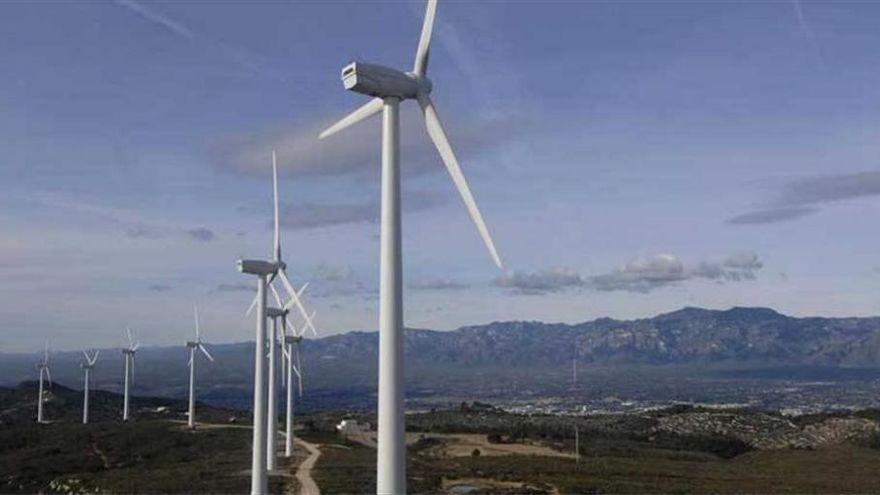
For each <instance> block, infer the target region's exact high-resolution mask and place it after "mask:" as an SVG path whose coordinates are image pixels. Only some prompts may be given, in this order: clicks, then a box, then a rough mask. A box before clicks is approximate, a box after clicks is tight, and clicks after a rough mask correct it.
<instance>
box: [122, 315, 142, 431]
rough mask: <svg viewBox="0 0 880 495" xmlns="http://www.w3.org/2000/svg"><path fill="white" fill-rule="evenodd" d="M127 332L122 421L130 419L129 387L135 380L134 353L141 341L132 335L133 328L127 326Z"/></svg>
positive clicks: (124, 350) (124, 356) (123, 350)
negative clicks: (135, 340)
mask: <svg viewBox="0 0 880 495" xmlns="http://www.w3.org/2000/svg"><path fill="white" fill-rule="evenodd" d="M125 333H126V334H127V335H128V347H127V348H124V349H122V356H123V359H125V391H124V394H125V395H124V396H123V399H122V421H128V419H129V413H128V411H129V407H128V403H129V389H130V388H131V384H132V383H133V382H134V353H135V352H137V349H138V347H140V343H137V344H136V343H135V342H134V338H133V337H132V336H131V329H129V328H126V329H125Z"/></svg>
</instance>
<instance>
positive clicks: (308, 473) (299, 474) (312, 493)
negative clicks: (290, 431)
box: [294, 438, 321, 495]
mask: <svg viewBox="0 0 880 495" xmlns="http://www.w3.org/2000/svg"><path fill="white" fill-rule="evenodd" d="M294 441H295V442H296V443H297V445H299V446H301V447H303V448H304V449H306V450H307V451H308V452H309V456H308V457H307V458H306V460H304V461H302V462H301V463H300V465H299V467H298V468H297V469H296V479H297V480H298V481H299V486H300V489H299V490H300V491H299V493H300V495H321V490H319V489H318V484H317V483H315V480H314V478H312V468H314V467H315V463H317V462H318V458H319V457H321V450H320V449H319V448H318V446H317V445H315V444H313V443H309V442H306V441H305V440H302V439H300V438H295V439H294Z"/></svg>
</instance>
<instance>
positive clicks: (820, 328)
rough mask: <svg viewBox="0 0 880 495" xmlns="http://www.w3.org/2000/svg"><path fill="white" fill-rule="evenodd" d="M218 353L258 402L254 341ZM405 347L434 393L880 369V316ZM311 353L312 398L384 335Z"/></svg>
mask: <svg viewBox="0 0 880 495" xmlns="http://www.w3.org/2000/svg"><path fill="white" fill-rule="evenodd" d="M211 350H212V353H213V354H214V355H215V357H216V358H217V361H218V363H223V364H222V366H221V365H220V364H213V365H210V364H209V363H206V362H205V363H203V364H200V365H199V367H197V370H198V374H199V383H200V384H202V387H203V389H204V390H205V392H204V393H205V398H206V400H210V399H211V398H212V397H229V396H239V397H240V398H241V403H240V404H234V403H230V401H225V400H222V401H220V402H223V403H225V404H226V405H238V406H243V405H246V403H247V396H249V393H250V391H249V388H250V387H251V383H252V381H251V380H252V376H253V370H252V359H253V344H252V343H246V342H244V343H235V344H218V345H213V346H211ZM405 352H406V360H407V386H408V388H409V389H411V390H413V391H415V393H416V394H425V395H430V394H432V393H434V394H436V393H441V392H442V393H444V394H446V395H451V392H453V391H456V390H458V391H461V390H468V391H478V390H481V389H485V387H486V386H489V385H492V384H493V383H495V382H498V383H502V384H505V385H502V388H503V387H505V386H507V385H506V384H509V383H512V382H511V381H513V382H515V383H517V384H519V385H520V386H518V387H511V393H513V391H514V390H522V385H523V384H524V383H529V382H530V378H534V377H535V376H537V374H539V373H540V374H542V376H557V377H559V380H563V379H564V378H562V377H567V376H570V375H571V373H572V372H571V370H572V368H573V367H574V366H577V367H578V369H579V370H581V372H582V373H587V374H588V373H590V372H591V370H606V371H607V370H614V371H615V372H616V371H617V370H625V369H629V368H633V367H651V368H652V369H655V368H674V367H681V366H686V367H697V368H718V367H728V368H731V367H732V368H739V369H749V368H756V367H767V366H784V367H789V368H797V367H816V366H819V367H830V368H841V367H844V368H846V367H859V368H871V369H873V368H877V369H880V366H878V364H880V318H877V317H869V318H823V317H808V318H796V317H791V316H786V315H783V314H780V313H778V312H776V311H774V310H772V309H768V308H740V307H736V308H731V309H728V310H709V309H701V308H692V307H689V308H684V309H681V310H678V311H675V312H672V313H666V314H661V315H658V316H655V317H652V318H644V319H637V320H615V319H610V318H600V319H597V320H593V321H588V322H584V323H577V324H562V323H542V322H536V321H509V322H493V323H489V324H486V325H475V326H467V327H462V328H459V329H457V330H453V331H445V332H443V331H433V330H422V329H408V330H407V331H406V339H405ZM302 357H303V361H304V368H305V371H306V373H307V375H306V383H307V388H308V389H310V391H311V392H312V393H311V394H310V397H311V398H310V399H309V400H312V401H317V400H326V399H328V398H329V397H332V396H334V395H335V394H340V393H341V394H351V393H353V394H355V395H357V394H367V395H371V394H372V393H374V391H375V384H376V378H375V377H376V368H377V359H378V334H377V333H376V332H362V331H353V332H349V333H345V334H338V335H332V336H328V337H323V338H317V339H307V340H306V341H304V343H303V345H302ZM80 358H81V357H80V354H79V353H75V352H67V353H57V354H55V355H53V357H52V362H53V367H52V372H53V375H54V376H55V378H56V380H59V381H60V382H62V383H65V384H68V385H70V386H77V387H78V386H79V383H80V381H81V379H82V378H81V373H80V370H79V369H78V367H77V365H76V363H78V361H79V360H80ZM35 360H36V357H35V355H26V354H0V384H6V385H10V384H15V383H18V382H20V381H22V380H27V379H33V378H34V376H35V371H34V362H35ZM573 363H576V364H573ZM121 367H122V359H121V353H119V352H118V350H117V351H116V352H113V351H112V350H110V351H105V352H103V353H102V354H101V360H100V361H99V364H98V370H97V371H96V372H95V375H94V376H95V380H96V385H97V387H103V388H107V389H110V390H118V389H119V385H120V381H121V377H122V372H121ZM548 373H549V375H548ZM186 378H187V372H186V350H185V348H184V347H183V346H180V347H179V348H171V347H142V348H141V350H139V351H138V361H137V379H136V381H135V391H136V392H137V393H140V394H150V395H164V396H171V397H183V396H185V393H186V384H187V382H186ZM554 387H555V385H554V384H549V383H548V384H546V386H545V388H548V389H554ZM532 388H534V387H532ZM556 388H558V387H556ZM502 392H503V390H502ZM539 392H540V391H539ZM307 395H309V394H307ZM453 395H454V394H453Z"/></svg>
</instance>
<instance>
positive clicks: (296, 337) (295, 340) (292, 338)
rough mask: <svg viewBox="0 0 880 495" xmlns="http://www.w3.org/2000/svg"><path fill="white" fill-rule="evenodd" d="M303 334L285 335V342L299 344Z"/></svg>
mask: <svg viewBox="0 0 880 495" xmlns="http://www.w3.org/2000/svg"><path fill="white" fill-rule="evenodd" d="M302 339H303V338H302V336H301V335H285V336H284V343H285V344H298V343H299V342H300V341H301V340H302Z"/></svg>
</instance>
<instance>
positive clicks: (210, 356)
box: [199, 343, 214, 363]
mask: <svg viewBox="0 0 880 495" xmlns="http://www.w3.org/2000/svg"><path fill="white" fill-rule="evenodd" d="M199 349H200V350H201V351H202V353H203V354H204V355H205V357H206V358H208V360H210V361H211V362H212V363H213V362H214V356H212V355H211V353H210V352H208V349H207V348H206V347H205V346H204V345H202V343H199Z"/></svg>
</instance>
